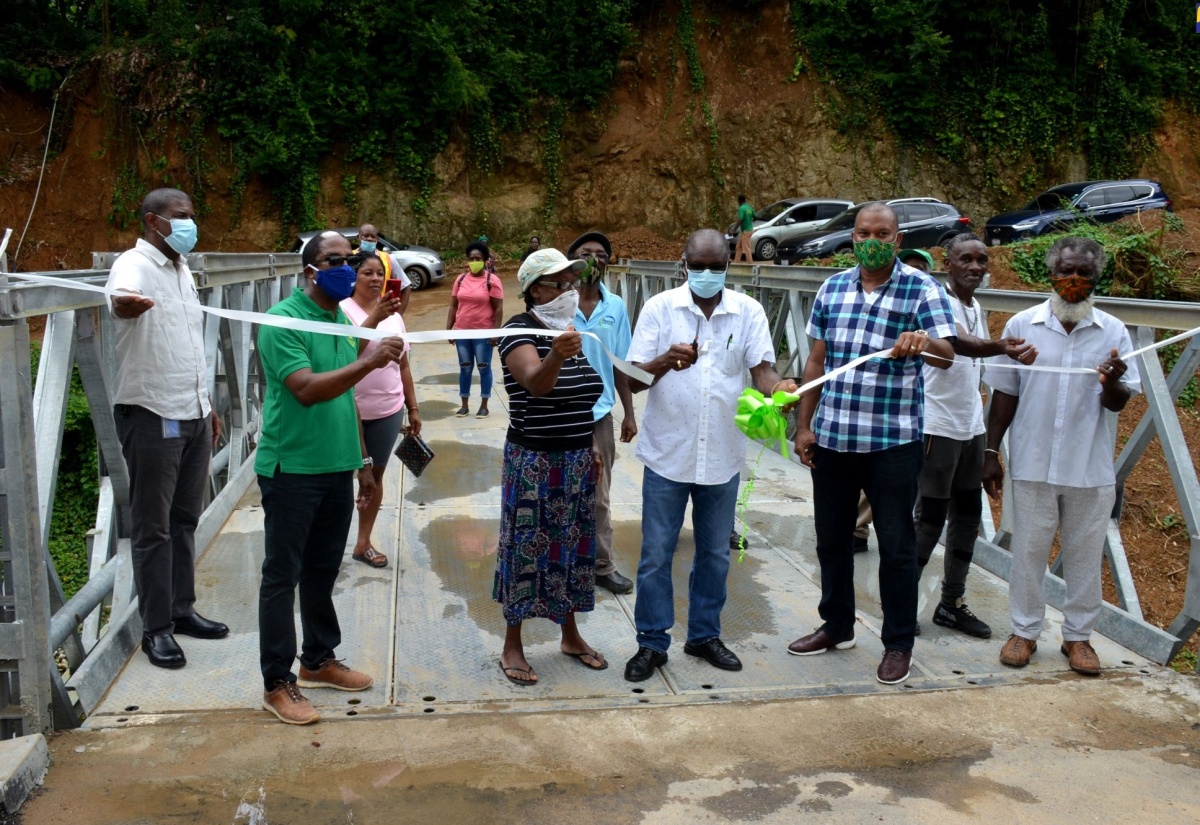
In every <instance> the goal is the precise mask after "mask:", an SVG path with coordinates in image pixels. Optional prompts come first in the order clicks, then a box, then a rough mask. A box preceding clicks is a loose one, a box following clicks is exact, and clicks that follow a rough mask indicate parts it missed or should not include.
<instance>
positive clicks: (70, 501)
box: [30, 341, 100, 599]
mask: <svg viewBox="0 0 1200 825" xmlns="http://www.w3.org/2000/svg"><path fill="white" fill-rule="evenodd" d="M41 350H42V348H41V345H40V344H39V343H38V342H36V341H34V342H33V343H31V344H30V370H31V371H32V373H33V378H34V381H36V380H37V368H38V359H39V358H40V357H41ZM97 460H98V459H97V453H96V431H95V429H94V428H93V427H92V415H91V413H90V412H89V411H88V404H87V396H85V395H84V393H83V385H82V384H81V383H80V381H79V372H78V371H74V372H73V373H72V375H71V394H70V396H69V397H68V399H67V416H66V423H65V425H64V427H63V440H62V452H61V453H60V455H59V461H58V487H57V491H56V492H55V494H54V515H53V517H52V518H51V520H50V557H51V558H52V559H54V569H55V570H57V571H58V576H59V578H60V579H61V580H62V586H63V590H64V591H65V592H66V595H67V598H68V599H69V598H71V596H73V595H75V592H76V591H77V590H79V588H81V587H83V585H84V584H85V583H86V582H87V580H88V552H87V534H88V531H89V530H91V529H92V528H93V527H94V526H95V525H96V501H97V498H98V497H99V495H100V469H99V466H98V464H97Z"/></svg>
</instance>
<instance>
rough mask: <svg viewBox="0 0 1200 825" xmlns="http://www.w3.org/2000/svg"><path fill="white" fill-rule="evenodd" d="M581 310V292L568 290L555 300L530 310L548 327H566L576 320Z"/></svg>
mask: <svg viewBox="0 0 1200 825" xmlns="http://www.w3.org/2000/svg"><path fill="white" fill-rule="evenodd" d="M578 310H579V293H578V292H576V291H575V290H573V289H572V290H568V291H567V292H564V293H563V294H561V295H559V296H558V297H557V298H555V299H554V300H553V301H550V302H549V303H547V304H542V305H540V306H535V307H534V308H533V309H532V310H530V311H531V312H532V313H533V314H534V316H535V317H536V318H537V319H538V320H539V321H541V322H542V323H543V324H545V325H546V328H547V329H566V328H567V325H568V324H570V323H572V322H573V321H574V320H575V313H576V312H577V311H578Z"/></svg>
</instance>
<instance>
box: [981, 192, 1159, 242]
mask: <svg viewBox="0 0 1200 825" xmlns="http://www.w3.org/2000/svg"><path fill="white" fill-rule="evenodd" d="M1146 209H1166V210H1170V209H1171V199H1170V198H1168V197H1167V194H1166V192H1163V188H1162V186H1160V185H1159V184H1158V183H1157V182H1156V181H1152V180H1088V181H1082V182H1081V183H1064V184H1063V185H1062V186H1055V187H1054V188H1053V189H1047V190H1046V191H1045V192H1043V193H1042V194H1040V195H1038V196H1037V197H1036V198H1034V199H1033V200H1032V201H1030V202H1029V204H1028V205H1026V207H1025V208H1024V209H1018V210H1016V211H1015V212H1005V213H1004V214H1002V215H997V216H996V217H994V218H992V219H991V220H990V221H988V222H987V225H986V226H985V227H984V229H983V237H984V240H986V241H987V242H988V243H989V244H992V245H995V244H1002V243H1009V242H1010V241H1019V240H1023V239H1024V238H1032V237H1034V236H1036V235H1044V234H1045V233H1047V232H1060V231H1062V230H1064V229H1066V228H1067V226H1068V225H1070V224H1071V223H1073V222H1074V221H1076V220H1079V219H1080V218H1082V219H1084V220H1089V221H1095V222H1097V223H1109V222H1111V221H1116V220H1120V219H1121V218H1123V217H1125V216H1126V215H1133V214H1136V213H1138V212H1141V211H1143V210H1146Z"/></svg>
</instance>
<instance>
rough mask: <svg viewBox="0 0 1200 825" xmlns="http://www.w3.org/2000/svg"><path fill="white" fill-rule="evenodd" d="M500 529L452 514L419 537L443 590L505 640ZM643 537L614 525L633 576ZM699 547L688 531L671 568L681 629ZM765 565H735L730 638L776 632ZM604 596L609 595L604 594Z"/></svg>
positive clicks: (534, 625) (543, 636) (553, 635)
mask: <svg viewBox="0 0 1200 825" xmlns="http://www.w3.org/2000/svg"><path fill="white" fill-rule="evenodd" d="M499 531H500V523H499V521H498V520H496V519H478V518H472V517H470V516H463V515H448V516H442V517H439V518H435V519H433V520H432V521H431V522H430V523H429V526H428V527H426V528H425V529H424V530H422V531H421V535H420V540H421V542H422V543H423V544H424V545H425V546H426V547H427V548H429V558H430V565H431V569H432V570H433V572H434V573H435V574H436V575H437V577H438V578H439V579H440V580H441V583H442V588H443V589H444V590H446V591H447V592H450V593H453V594H454V595H455V596H458V597H459V598H461V599H462V600H463V602H464V603H465V604H466V610H467V616H468V618H470V620H471V621H472V622H474V623H475V624H476V625H477V626H478V627H479V628H480V629H482V630H484V631H487V632H488V633H491V634H493V635H495V636H497V637H501V638H502V637H503V636H504V630H505V625H504V618H503V616H502V615H501V612H500V605H499V604H497V603H496V602H495V601H493V600H492V584H493V581H494V577H495V572H496V543H497V541H498V540H499ZM641 536H642V533H641V523H640V522H637V521H630V520H626V521H618V522H615V523H614V525H613V545H614V549H615V553H614V555H615V556H616V560H617V569H618V570H620V571H621V572H623V573H625V574H626V575H628V576H629V577H630V578H636V576H637V560H638V556H639V555H640V553H641ZM694 548H695V543H694V542H693V540H692V531H691V530H688V529H685V530H683V531H682V532H681V533H680V536H679V549H678V550H677V551H676V553H675V563H674V567H673V569H672V580H673V582H674V587H675V621H676V625H677V626H678V627H681V628H682V627H686V623H687V581H688V574H689V572H690V571H691V565H692V552H693V550H694ZM761 566H762V562H760V561H759V560H757V559H755V558H753V557H752V556H751V555H750V554H749V553H747V555H746V560H745V561H743V562H742V563H741V564H738V563H736V562H734V563H733V564H732V565H731V567H730V570H729V580H728V593H729V595H728V600H727V601H726V604H725V610H724V612H723V613H722V615H721V636H722V638H723V639H725V640H726V641H727V642H737V641H744V640H746V639H747V638H749V637H750V636H752V635H753V634H768V635H769V634H773V633H775V619H774V614H773V612H772V610H771V606H770V604H769V602H768V600H767V588H766V587H765V586H764V585H762V584H760V583H759V582H758V581H757V580H756V578H757V576H756V574H757V573H758V571H759V569H760V568H761ZM600 598H610V597H609V596H607V594H602V595H601V596H600ZM446 610H449V608H447V609H446ZM458 614H459V611H458V610H454V611H453V612H450V613H448V614H447V613H446V612H445V611H444V612H443V615H444V616H446V617H448V616H450V615H458ZM524 633H525V638H526V641H527V642H529V643H537V642H542V641H551V640H553V639H557V638H558V630H557V628H556V627H554V625H553V624H552V623H551V622H548V621H547V622H541V621H535V622H528V623H526V625H525V630H524Z"/></svg>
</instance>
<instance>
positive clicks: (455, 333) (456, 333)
mask: <svg viewBox="0 0 1200 825" xmlns="http://www.w3.org/2000/svg"><path fill="white" fill-rule="evenodd" d="M9 277H10V278H20V279H21V280H23V281H27V282H29V283H32V284H43V285H46V286H56V287H63V288H65V289H76V290H79V291H80V292H93V293H96V294H98V295H104V296H107V297H109V298H124V297H128V296H130V295H135V294H136V293H133V292H127V291H125V290H120V289H112V288H110V287H106V286H96V285H94V284H85V283H83V282H81V281H73V280H70V279H69V278H55V277H53V276H49V275H22V274H15V273H10V274H9ZM162 300H166V301H177V302H179V303H187V304H190V303H191V302H189V301H183V300H181V299H179V298H172V297H170V296H164V298H163V299H162ZM196 306H198V307H199V309H200V310H201V311H202V312H207V313H208V314H210V315H215V316H217V317H218V318H227V319H228V320H230V321H241V322H243V323H247V324H258V325H260V326H266V327H280V328H281V329H293V330H298V331H300V332H314V333H317V334H318V335H342V336H350V337H352V338H364V339H366V340H368V341H378V340H382V339H384V338H403V339H404V340H405V341H407V342H408V343H410V344H431V343H435V342H442V341H456V340H465V341H473V340H478V339H481V338H507V337H509V336H511V335H540V336H542V337H544V338H557V337H558V336H560V335H565V334H566V332H567V331H566V330H554V329H534V328H532V327H507V328H505V329H454V330H428V331H424V332H403V333H394V332H386V331H384V330H379V329H372V328H370V327H360V326H355V325H353V324H335V323H333V322H331V321H305V320H302V319H300V318H289V317H287V316H284V315H268V314H267V313H264V312H246V311H245V310H240V309H224V308H222V307H210V306H207V305H205V304H197V305H196ZM579 334H580V335H586V336H588V337H589V338H595V339H596V341H597V343H599V344H600V348H601V349H602V350H604V354H605V355H607V356H608V360H610V361H611V362H612V364H613V366H614V367H616V368H617V369H618V370H620V371H621V372H623V373H625V374H626V375H628V376H629V377H630V378H634V379H636V380H638V381H641V382H642V383H643V384H647V385H648V384H652V383H654V376H653V375H651V374H650V373H648V372H646V371H645V370H643V369H639V368H638V367H635V366H634V365H633V364H630V363H629V362H628V361H626V360H625V359H623V358H620V357H618V356H617V355H616V354H614V353H613V351H612V350H610V349H609V348H608V347H607V346H605V344H604V342H603V341H601V340H600V338H599V336H597V335H596V334H595V333H592V332H586V331H579Z"/></svg>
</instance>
